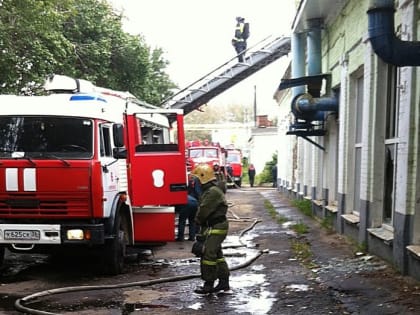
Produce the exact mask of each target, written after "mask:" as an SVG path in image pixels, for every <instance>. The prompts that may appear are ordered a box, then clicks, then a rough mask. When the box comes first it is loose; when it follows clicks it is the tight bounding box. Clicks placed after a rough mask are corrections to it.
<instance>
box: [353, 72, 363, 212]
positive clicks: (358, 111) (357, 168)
mask: <svg viewBox="0 0 420 315" xmlns="http://www.w3.org/2000/svg"><path fill="white" fill-rule="evenodd" d="M361 74H363V71H362V70H360V71H358V72H357V76H356V77H355V78H354V81H353V82H354V109H355V113H354V117H355V121H354V133H355V134H354V170H353V174H354V175H353V176H354V177H353V212H354V213H355V214H357V215H359V212H360V199H361V198H360V193H361V187H360V180H361V166H362V147H363V145H362V125H363V92H364V77H363V75H361Z"/></svg>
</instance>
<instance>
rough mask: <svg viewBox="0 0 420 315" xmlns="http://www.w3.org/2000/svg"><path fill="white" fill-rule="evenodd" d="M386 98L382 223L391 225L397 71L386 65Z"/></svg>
mask: <svg viewBox="0 0 420 315" xmlns="http://www.w3.org/2000/svg"><path fill="white" fill-rule="evenodd" d="M386 67H387V69H386V70H387V76H386V89H385V91H386V93H387V95H386V98H385V102H386V103H385V110H386V114H385V117H386V118H385V148H384V149H385V163H384V164H385V165H384V190H383V191H384V196H383V200H384V203H383V223H385V224H390V225H392V220H393V212H394V207H395V174H396V168H397V165H396V155H397V149H398V129H397V127H398V126H397V123H398V101H397V86H398V71H397V68H396V67H394V66H392V65H387V66H386Z"/></svg>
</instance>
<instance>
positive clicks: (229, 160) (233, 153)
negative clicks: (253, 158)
mask: <svg viewBox="0 0 420 315" xmlns="http://www.w3.org/2000/svg"><path fill="white" fill-rule="evenodd" d="M226 169H227V172H228V178H227V182H228V184H235V185H236V186H238V187H241V185H242V152H241V150H239V149H235V148H234V147H232V146H228V147H226Z"/></svg>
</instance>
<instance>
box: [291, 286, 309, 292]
mask: <svg viewBox="0 0 420 315" xmlns="http://www.w3.org/2000/svg"><path fill="white" fill-rule="evenodd" d="M286 289H288V290H290V291H293V292H303V291H309V290H310V287H309V285H307V284H290V285H288V286H286Z"/></svg>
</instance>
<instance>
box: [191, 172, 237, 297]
mask: <svg viewBox="0 0 420 315" xmlns="http://www.w3.org/2000/svg"><path fill="white" fill-rule="evenodd" d="M193 174H195V175H196V176H197V177H198V179H199V180H200V183H201V188H202V195H201V198H200V202H199V207H198V211H197V215H196V217H195V222H196V223H197V224H198V225H200V233H199V235H197V239H198V238H199V236H200V237H201V239H202V240H203V241H204V251H203V253H202V255H201V257H200V271H201V279H203V280H204V285H203V286H202V287H198V288H196V289H195V290H194V292H195V293H198V294H208V293H212V292H219V291H228V290H229V289H230V287H229V276H230V272H229V267H228V265H227V263H226V260H225V257H224V256H223V251H222V243H223V241H224V240H225V238H226V236H227V234H228V230H229V222H228V220H227V218H226V213H227V209H228V204H227V201H226V198H225V194H224V193H223V191H222V190H221V189H220V188H219V187H218V186H217V180H216V177H215V175H214V170H213V168H212V167H211V166H209V165H208V164H200V165H198V166H197V167H196V168H195V169H194V171H193ZM217 279H218V280H219V281H218V284H217V285H216V287H214V282H215V281H216V280H217Z"/></svg>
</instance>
